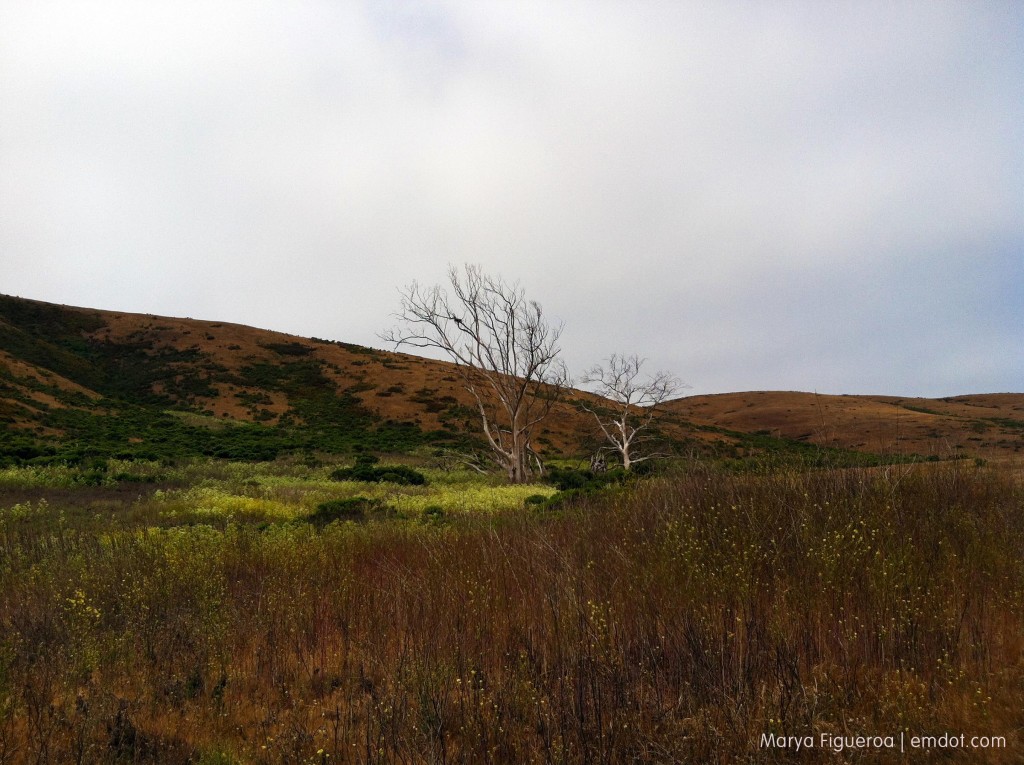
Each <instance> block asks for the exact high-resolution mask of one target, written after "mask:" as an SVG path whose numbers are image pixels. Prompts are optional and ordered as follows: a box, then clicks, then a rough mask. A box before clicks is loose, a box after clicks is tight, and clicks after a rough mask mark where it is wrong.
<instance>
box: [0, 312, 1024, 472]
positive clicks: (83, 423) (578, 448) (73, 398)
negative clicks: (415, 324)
mask: <svg viewBox="0 0 1024 765" xmlns="http://www.w3.org/2000/svg"><path fill="white" fill-rule="evenodd" d="M574 395H575V396H577V397H586V398H587V399H589V401H590V402H592V403H593V402H599V401H600V400H599V399H598V398H597V397H594V396H591V395H590V394H586V393H580V392H575V394H574ZM147 413H148V414H147ZM169 413H170V414H169ZM185 413H188V414H187V415H186V414H185ZM171 415H173V417H174V418H176V419H175V420H174V421H173V422H172V420H171V419H170V417H171ZM155 418H156V419H155ZM183 418H184V419H183ZM100 420H103V423H104V424H102V427H101V426H100V425H99V424H97V423H99V422H100ZM174 422H178V423H185V424H187V425H188V426H190V427H192V428H193V429H192V430H191V431H189V432H188V433H185V432H172V431H175V428H174ZM245 423H250V424H252V423H258V424H262V425H266V426H282V428H278V429H276V435H275V437H276V438H277V441H276V442H275V443H276V446H274V447H273V448H272V449H270V450H269V451H267V449H257V450H255V451H253V450H251V449H249V446H248V444H249V443H250V442H252V441H253V439H258V438H263V437H264V436H265V435H266V433H265V431H260V432H258V433H257V432H253V433H248V434H243V435H245V439H248V440H246V441H245V444H243V446H241V447H239V446H238V445H237V444H232V445H229V446H228V447H225V446H224V445H223V444H219V443H216V441H217V438H220V440H221V441H224V440H225V438H224V437H215V436H209V439H211V442H210V443H205V442H204V443H200V444H198V445H197V446H196V449H197V450H198V452H199V453H204V454H223V455H225V456H232V455H235V456H237V455H238V454H247V453H254V454H274V453H277V452H278V451H280V450H282V449H283V450H295V449H304V450H317V449H319V448H328V449H331V448H342V449H346V450H347V449H351V448H353V447H357V446H359V445H360V444H365V445H366V447H367V448H375V449H385V450H386V449H389V448H397V449H402V448H407V447H409V446H410V445H413V444H415V443H443V442H444V440H445V439H446V438H450V439H456V440H457V439H458V438H465V437H467V436H468V437H470V438H478V437H479V421H478V419H477V416H476V414H475V411H474V410H473V409H472V400H471V398H470V397H469V395H468V394H467V393H466V391H464V390H463V389H462V387H461V385H460V382H459V378H458V375H457V372H456V370H455V368H454V367H453V366H452V365H451V364H449V363H447V362H443V361H435V360H431V359H426V358H421V357H418V356H412V355H409V354H403V353H394V352H390V351H383V350H376V349H372V348H365V347H361V346H356V345H351V344H346V343H339V342H328V341H324V340H317V339H309V338H301V337H296V336H293V335H287V334H283V333H279V332H272V331H268V330H262V329H256V328H253V327H247V326H243V325H239V324H231V323H227V322H215V321H201V320H195V319H180V318H170V317H162V316H151V315H141V314H130V313H119V312H113V311H102V310H95V309H87V308H75V307H67V306H57V305H52V304H48V303H42V302H39V301H31V300H24V299H20V298H10V297H5V296H0V424H2V425H3V430H2V431H0V435H3V436H4V437H5V438H6V439H7V441H8V451H9V452H10V453H17V454H22V453H23V454H24V455H28V456H30V455H31V454H33V453H35V452H33V450H32V448H29V449H28V450H27V451H24V450H22V451H19V449H21V447H20V446H18V444H16V443H13V441H12V434H21V436H20V437H24V438H34V439H37V441H38V440H39V439H42V440H43V441H45V442H52V441H53V440H54V439H60V438H62V437H65V438H71V439H72V440H76V442H77V443H79V444H80V445H81V448H82V449H84V450H85V453H87V452H88V451H89V446H90V443H91V439H92V438H93V437H94V436H95V434H96V433H97V432H99V433H100V435H101V436H102V438H103V439H105V442H106V443H108V444H113V446H112V447H111V449H113V453H116V451H117V448H118V444H121V445H122V446H125V448H128V447H131V448H130V449H129V451H139V450H141V451H142V452H143V453H145V451H146V450H145V449H144V448H142V447H146V446H153V447H154V449H155V452H154V453H157V454H160V453H173V449H172V444H171V443H170V442H171V441H172V440H173V439H174V438H177V439H178V442H177V443H178V445H179V447H180V445H181V443H182V442H183V440H184V441H188V440H189V439H191V440H192V441H195V440H196V439H197V438H199V440H200V441H201V440H203V438H206V436H204V435H203V434H202V433H199V432H198V431H196V430H195V428H196V427H199V428H201V429H203V430H205V431H219V430H221V431H222V430H224V429H225V428H228V429H229V430H230V426H232V425H238V424H245ZM661 429H662V433H663V435H664V436H666V437H667V438H669V439H670V440H672V441H674V442H675V447H676V448H677V449H679V450H681V451H683V452H687V451H689V450H691V449H692V448H693V447H697V448H699V449H701V450H704V447H710V448H711V449H712V450H713V451H717V452H718V453H721V454H724V455H726V456H736V455H747V454H750V453H751V452H752V451H756V450H757V448H758V447H757V446H756V444H754V445H753V446H752V443H753V442H752V441H751V440H750V439H746V438H744V436H743V434H766V435H770V436H774V437H776V438H780V439H790V440H793V441H799V442H803V443H807V444H816V445H820V446H829V447H838V448H843V449H852V450H857V451H864V452H872V453H881V454H897V455H910V454H918V455H921V456H924V457H929V456H936V457H939V458H946V457H950V456H953V455H956V454H967V455H978V456H980V455H985V456H999V455H1010V454H1015V453H1018V452H1020V451H1021V450H1022V448H1024V394H1009V393H1008V394H987V395H970V396H957V397H953V398H946V399H934V400H933V399H921V398H899V397H894V396H833V395H817V394H813V393H798V392H752V393H727V394H718V395H703V396H690V397H687V398H682V399H677V400H676V401H674V402H670V404H669V405H668V407H667V410H666V413H665V416H664V417H663V418H662V420H661ZM285 431H287V435H282V434H283V433H284V432H285ZM311 431H317V432H319V433H320V435H319V436H317V437H316V438H307V437H305V436H304V435H303V434H306V433H308V432H311ZM231 432H232V433H234V434H235V436H236V437H235V441H238V440H239V439H240V438H241V436H239V435H238V433H235V431H231ZM5 434H6V435H5ZM261 434H262V435H261ZM368 434H377V436H379V437H377V438H376V440H373V439H369V440H366V436H367V435H368ZM431 434H433V435H431ZM601 443H602V442H601V439H600V437H599V433H598V431H597V429H596V426H595V424H594V422H593V420H592V418H591V416H590V415H589V414H586V413H584V412H581V411H580V410H578V409H577V408H576V407H575V406H574V405H573V403H572V401H571V400H570V401H565V402H563V403H560V404H559V405H557V406H556V407H555V409H554V411H553V414H552V416H551V417H550V418H549V419H548V420H547V421H546V422H545V423H543V427H542V428H541V429H540V431H539V432H537V433H536V434H535V447H537V448H538V449H539V450H540V451H542V452H548V453H549V454H555V453H558V454H586V453H589V452H591V451H592V450H593V449H595V448H596V447H597V446H598V445H599V444H601ZM12 444H13V445H12ZM140 444H141V445H142V447H139V445H140ZM161 445H162V446H161ZM324 445H326V446H324ZM332 445H333V446H332ZM136 447H138V449H137V448H136ZM157 447H159V448H157ZM161 450H162V451H161ZM23 458H27V456H23Z"/></svg>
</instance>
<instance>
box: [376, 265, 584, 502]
mask: <svg viewBox="0 0 1024 765" xmlns="http://www.w3.org/2000/svg"><path fill="white" fill-rule="evenodd" d="M448 281H449V284H450V291H449V290H448V289H446V288H445V287H442V286H440V285H436V286H433V287H421V286H420V285H419V284H417V283H416V282H413V283H412V284H410V285H409V286H408V287H406V288H404V289H403V290H401V295H402V306H401V309H400V310H399V311H398V312H397V313H396V314H395V318H397V319H398V326H396V327H395V328H393V329H391V330H390V331H388V332H386V333H384V334H383V335H381V337H382V338H383V339H384V340H386V341H387V342H390V343H394V345H395V347H396V348H398V347H400V346H412V347H415V348H436V349H438V350H441V351H443V352H444V354H445V355H447V356H448V358H449V359H451V360H452V361H453V362H454V363H455V367H456V369H457V370H458V373H459V374H460V376H461V378H462V384H463V387H465V389H466V390H467V391H469V393H470V395H472V397H473V400H474V402H475V403H476V408H477V411H478V412H479V414H480V421H481V424H482V426H483V432H484V436H485V437H486V439H487V443H488V445H489V446H490V448H491V451H492V452H493V455H494V458H495V460H496V461H497V463H498V464H499V466H500V467H501V468H502V469H503V470H504V471H505V472H506V473H507V474H508V478H509V481H511V482H512V483H525V482H527V481H529V480H530V478H531V477H532V476H533V474H534V465H537V466H538V469H540V468H539V464H540V463H539V460H537V459H535V457H536V455H535V453H534V452H533V448H532V446H531V444H530V439H531V435H532V433H533V430H534V428H535V427H536V426H537V424H538V423H539V422H541V421H542V420H543V419H544V418H545V417H546V416H547V415H548V413H549V412H550V411H551V408H552V406H553V405H554V404H555V402H556V401H558V400H559V399H560V398H561V397H562V395H563V394H564V392H565V390H566V388H567V387H568V374H567V372H566V369H565V365H564V364H563V363H562V362H561V361H560V360H559V358H558V356H559V353H560V352H561V349H560V348H559V346H558V338H559V336H560V335H561V332H562V327H561V326H560V325H559V326H552V325H551V324H549V323H548V322H547V320H546V319H545V318H544V313H543V311H542V309H541V307H540V305H539V304H538V303H536V302H534V301H528V300H527V299H526V297H525V294H524V292H523V289H522V288H521V287H520V286H519V285H518V284H509V283H508V282H506V281H504V280H503V279H501V278H500V277H492V276H487V275H486V274H484V273H483V272H482V271H481V269H480V267H479V266H475V265H466V266H464V267H463V268H462V270H459V269H458V268H456V267H455V266H451V267H449V269H448ZM531 461H532V462H533V463H534V464H531Z"/></svg>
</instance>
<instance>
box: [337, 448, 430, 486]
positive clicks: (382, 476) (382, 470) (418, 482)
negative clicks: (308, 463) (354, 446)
mask: <svg viewBox="0 0 1024 765" xmlns="http://www.w3.org/2000/svg"><path fill="white" fill-rule="evenodd" d="M376 461H377V458H376V457H368V456H363V455H360V456H359V457H358V458H357V459H356V464H355V465H353V466H352V467H350V468H339V469H337V470H335V471H334V472H333V473H331V478H333V479H334V480H335V481H366V482H367V483H396V484H401V485H403V486H425V485H426V483H427V478H426V476H424V475H423V473H421V472H420V471H418V470H414V469H413V468H411V467H407V466H406V465H385V466H383V467H375V466H374V463H376Z"/></svg>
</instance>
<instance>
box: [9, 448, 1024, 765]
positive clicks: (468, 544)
mask: <svg viewBox="0 0 1024 765" xmlns="http://www.w3.org/2000/svg"><path fill="white" fill-rule="evenodd" d="M1012 478H1013V477H1012V476H1009V477H1008V476H1005V475H1003V474H1002V473H999V472H996V471H993V470H976V469H974V468H965V467H964V466H962V465H960V466H958V465H952V466H948V467H939V468H932V469H928V470H925V469H919V468H907V467H899V468H892V469H889V470H888V471H877V470H876V471H857V470H846V471H841V472H840V471H834V472H825V471H822V472H815V473H793V472H780V473H775V474H771V475H761V476H750V475H744V476H736V475H722V474H719V473H716V472H713V471H709V470H707V469H704V468H702V467H699V466H698V467H695V468H694V469H692V470H690V471H689V472H687V473H685V474H682V475H679V476H675V477H672V478H667V479H663V480H655V481H651V482H648V483H645V484H642V485H640V486H639V487H636V488H634V489H633V490H631V491H622V492H619V493H613V494H608V495H606V496H604V497H601V498H597V499H591V500H586V501H582V500H581V503H580V504H579V505H578V506H576V507H575V508H571V509H569V510H567V511H565V512H564V514H562V515H559V516H553V517H551V516H538V515H534V514H527V513H525V512H517V513H509V514H504V515H498V516H493V517H490V518H488V519H473V518H469V519H466V520H465V521H464V522H460V523H456V524H452V525H447V526H439V527H436V526H422V525H417V524H378V525H352V524H348V525H334V526H330V527H328V528H327V529H325V530H324V531H323V532H317V531H315V530H313V529H312V528H310V527H308V526H303V525H281V526H272V527H270V528H268V529H266V530H263V531H258V530H255V529H253V528H251V527H250V528H240V527H229V528H228V529H227V530H225V531H223V532H221V531H215V530H213V529H209V528H206V527H192V528H189V527H184V528H178V529H166V530H139V531H134V532H120V533H96V532H95V531H86V530H76V529H75V528H68V527H67V525H66V524H62V523H60V522H58V521H57V520H55V521H54V523H53V524H51V525H49V526H45V527H43V528H40V527H38V526H32V527H27V526H24V525H22V526H19V525H17V524H11V523H6V524H5V525H4V526H3V527H2V529H0V551H2V566H0V636H2V637H0V710H2V714H0V761H3V762H5V763H16V764H18V765H20V763H66V762H99V763H106V762H111V763H113V762H134V763H143V762H147V763H156V762H160V763H171V764H172V765H173V764H174V763H185V762H205V763H214V762H220V763H225V762H235V763H260V764H261V765H271V764H276V763H326V762H352V763H487V762H490V763H528V762H537V763H547V762H551V763H626V762H663V763H682V762H686V763H733V762H758V763H761V762H765V763H771V762H790V761H799V762H898V761H904V760H901V759H900V758H899V757H898V756H890V755H888V754H885V753H882V754H879V753H872V754H868V755H864V754H863V753H850V752H846V753H843V754H837V753H834V752H831V751H826V750H823V749H816V750H814V751H809V752H804V753H800V754H799V755H797V754H794V753H793V752H789V751H782V752H778V751H773V750H766V749H763V748H761V747H760V745H759V740H760V739H759V737H760V736H761V734H762V733H764V732H769V731H771V732H777V733H781V734H791V735H806V734H811V735H818V734H820V733H823V732H837V733H838V732H846V733H866V734H892V733H898V732H899V731H900V730H905V731H909V732H911V733H921V734H930V733H941V732H943V731H951V732H955V733H960V732H963V733H966V734H968V735H972V734H997V735H1005V736H1007V737H1008V747H1007V748H1005V749H998V750H996V749H992V750H984V751H972V752H970V753H966V754H965V753H949V752H944V753H943V752H932V753H930V754H927V755H925V754H922V756H920V757H917V758H915V759H913V760H912V761H914V762H944V761H948V759H947V756H949V757H951V758H952V759H953V760H954V761H964V762H968V761H969V762H993V763H1009V762H1019V761H1020V759H1021V748H1020V747H1021V742H1020V741H1019V740H1018V739H1017V737H1016V731H1017V730H1018V729H1019V728H1020V726H1021V725H1022V723H1024V713H1022V711H1021V708H1020V705H1019V699H1020V698H1021V693H1022V690H1024V664H1022V653H1021V652H1022V648H1024V640H1022V637H1021V636H1022V635H1024V615H1022V612H1021V609H1020V603H1021V599H1022V597H1024V519H1022V517H1021V513H1020V511H1021V506H1022V495H1021V489H1020V486H1019V484H1018V483H1015V481H1014V480H1012Z"/></svg>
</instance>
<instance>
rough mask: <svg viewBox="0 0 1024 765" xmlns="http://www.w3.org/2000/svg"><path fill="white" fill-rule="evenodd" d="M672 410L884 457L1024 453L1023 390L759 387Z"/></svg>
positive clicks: (686, 401)
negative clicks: (841, 392)
mask: <svg viewBox="0 0 1024 765" xmlns="http://www.w3.org/2000/svg"><path fill="white" fill-rule="evenodd" d="M669 408H670V410H671V411H672V412H673V413H675V414H677V415H678V416H680V417H682V418H684V419H686V420H689V421H691V422H693V423H695V424H702V425H712V426H715V427H720V428H726V429H729V430H735V431H743V432H746V433H756V432H759V431H762V432H766V433H768V434H770V435H773V436H778V437H782V438H788V439H793V440H797V441H803V442H807V443H812V444H817V445H820V446H831V447H839V448H844V449H854V450H857V451H865V452H873V453H878V454H912V453H913V454H919V455H921V456H925V457H927V456H932V455H935V456H938V457H940V458H946V457H949V456H950V455H952V454H956V453H961V454H968V455H991V456H998V455H1009V454H1016V453H1020V452H1022V451H1024V394H1021V393H992V394H978V395H965V396H954V397H951V398H942V399H928V398H901V397H898V396H832V395H819V394H815V393H798V392H789V391H756V392H750V393H722V394H717V395H707V396H689V397H687V398H681V399H677V400H675V401H673V402H671V404H670V405H669Z"/></svg>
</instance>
